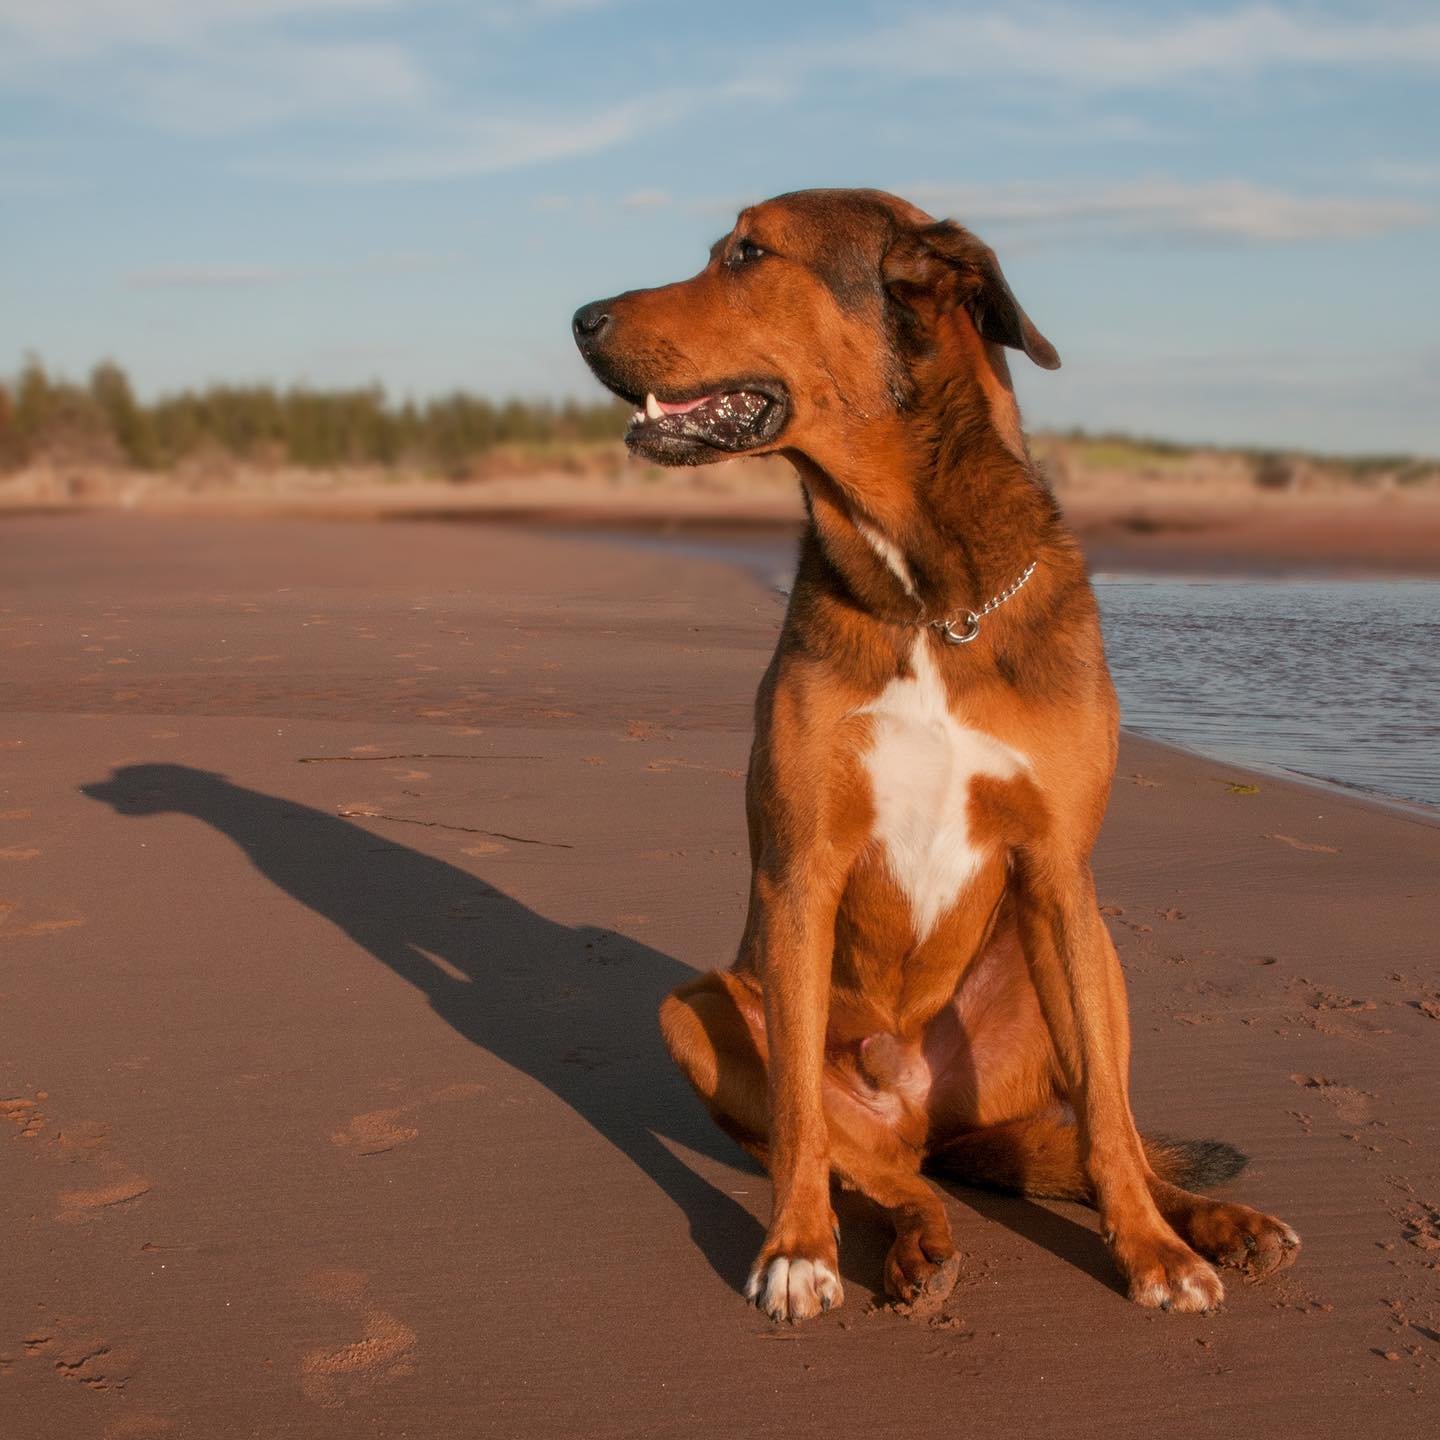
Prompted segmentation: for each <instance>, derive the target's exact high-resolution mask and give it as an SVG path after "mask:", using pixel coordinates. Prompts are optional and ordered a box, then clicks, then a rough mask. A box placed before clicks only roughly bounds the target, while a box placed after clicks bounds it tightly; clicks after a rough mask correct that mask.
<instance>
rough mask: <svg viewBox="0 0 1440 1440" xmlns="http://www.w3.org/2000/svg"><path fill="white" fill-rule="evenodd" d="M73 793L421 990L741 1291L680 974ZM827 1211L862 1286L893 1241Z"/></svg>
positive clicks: (326, 839) (428, 894)
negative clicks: (190, 842)
mask: <svg viewBox="0 0 1440 1440" xmlns="http://www.w3.org/2000/svg"><path fill="white" fill-rule="evenodd" d="M81 790H82V793H83V794H85V795H87V796H89V797H90V798H91V799H92V800H99V801H103V802H104V803H105V804H108V805H110V806H111V807H113V808H114V810H115V811H116V813H117V814H120V815H126V816H137V817H138V816H146V815H159V814H167V813H179V814H184V815H190V816H193V817H194V818H195V819H197V820H200V821H203V822H204V823H205V824H207V825H210V826H213V827H214V828H215V829H216V830H218V831H219V832H220V833H221V834H223V835H226V836H228V837H229V838H230V839H231V840H233V841H234V842H235V844H236V845H238V846H239V847H240V849H241V850H242V851H243V852H244V854H245V856H246V858H247V859H248V860H249V861H250V863H251V864H252V865H253V866H254V867H255V869H256V870H257V871H259V873H260V874H261V875H263V876H264V877H265V878H266V879H267V880H269V881H270V882H271V883H272V884H274V885H276V886H278V887H279V888H280V889H281V890H283V891H285V892H286V894H288V895H290V896H291V897H292V898H294V899H295V900H297V901H299V902H300V903H301V904H302V905H305V906H307V907H308V908H309V909H311V910H313V911H314V912H315V913H316V914H318V915H321V916H324V917H325V919H327V920H329V921H330V922H331V923H332V924H334V925H336V926H338V927H339V928H340V929H341V930H342V931H344V932H345V934H347V935H348V936H349V937H350V938H351V939H352V940H353V941H354V942H355V943H356V944H357V945H359V946H361V947H363V948H364V949H365V950H367V951H368V952H369V953H370V954H371V955H373V956H374V957H375V958H376V959H377V960H379V961H381V962H383V963H384V964H385V965H387V966H389V967H390V969H391V970H393V971H394V972H395V973H396V974H397V975H399V976H400V977H401V978H403V979H405V980H407V981H408V982H409V983H410V984H412V985H414V986H415V987H416V989H418V990H420V991H422V992H423V993H424V994H425V995H426V996H427V997H428V998H429V1000H430V1003H431V1005H432V1006H433V1007H434V1009H435V1013H436V1014H437V1015H439V1016H440V1017H441V1018H442V1019H443V1020H444V1021H445V1022H446V1023H447V1024H449V1025H450V1026H452V1027H453V1028H454V1029H455V1030H456V1031H457V1032H458V1033H459V1034H460V1035H463V1036H464V1037H465V1038H466V1039H467V1040H469V1041H471V1042H472V1043H473V1044H475V1045H479V1046H481V1047H483V1048H484V1049H486V1050H488V1051H489V1052H490V1053H491V1054H492V1055H495V1056H496V1057H498V1058H499V1059H501V1060H503V1061H505V1062H506V1064H508V1065H511V1066H513V1067H514V1068H515V1069H517V1070H519V1071H521V1072H522V1073H524V1074H527V1075H529V1076H531V1077H532V1078H533V1079H534V1080H536V1081H538V1082H539V1083H540V1084H542V1085H544V1086H545V1087H546V1089H548V1090H549V1091H550V1092H551V1093H552V1094H554V1095H555V1096H556V1097H557V1098H559V1099H560V1100H562V1101H563V1102H564V1103H565V1104H566V1105H568V1106H569V1107H570V1108H571V1109H572V1110H574V1111H575V1112H576V1113H577V1114H578V1115H580V1116H581V1117H582V1118H583V1119H584V1120H585V1121H586V1122H587V1123H588V1124H589V1125H591V1126H592V1127H593V1128H594V1129H595V1130H596V1131H597V1132H598V1133H599V1134H600V1135H602V1136H604V1137H605V1139H606V1140H608V1141H609V1142H610V1143H611V1144H612V1145H614V1146H615V1148H616V1149H617V1150H619V1151H620V1152H621V1153H622V1154H623V1155H625V1156H626V1158H627V1159H629V1160H630V1161H632V1162H633V1163H634V1164H635V1166H636V1167H637V1168H638V1169H640V1170H641V1171H642V1172H643V1173H644V1174H646V1175H648V1176H649V1177H650V1178H651V1179H652V1180H653V1181H654V1182H655V1183H656V1184H657V1185H658V1186H660V1188H661V1189H662V1190H663V1191H664V1192H665V1193H666V1194H667V1195H668V1196H669V1197H670V1199H671V1200H673V1201H674V1203H675V1204H676V1206H678V1207H679V1209H680V1211H681V1212H682V1213H683V1214H684V1215H685V1217H686V1219H687V1221H688V1223H689V1226H690V1233H691V1236H692V1239H693V1240H694V1243H695V1244H696V1245H697V1247H698V1248H699V1249H700V1251H701V1252H702V1253H703V1254H704V1256H705V1257H706V1259H707V1260H708V1261H709V1263H710V1265H711V1266H712V1267H713V1268H714V1270H715V1271H716V1273H717V1274H719V1275H720V1276H721V1277H722V1278H724V1279H725V1280H726V1281H727V1282H729V1283H730V1284H731V1285H734V1286H736V1287H737V1288H738V1287H739V1286H741V1285H742V1284H743V1283H744V1279H745V1276H746V1273H747V1271H748V1268H749V1265H750V1262H751V1261H752V1260H753V1258H754V1256H755V1253H756V1251H757V1250H758V1249H759V1247H760V1243H761V1241H762V1239H763V1238H764V1236H763V1231H762V1229H761V1227H760V1225H759V1224H758V1223H757V1222H756V1220H755V1219H754V1217H753V1216H752V1215H751V1214H750V1213H749V1212H748V1211H747V1210H745V1209H744V1208H742V1207H741V1206H740V1205H739V1204H737V1203H736V1201H735V1200H734V1199H733V1198H732V1197H731V1196H730V1195H728V1194H726V1193H725V1192H724V1191H722V1190H719V1189H717V1188H716V1187H715V1186H714V1185H712V1184H711V1183H710V1182H709V1181H707V1180H706V1179H704V1178H703V1177H702V1176H700V1175H698V1174H697V1173H696V1172H695V1171H694V1170H693V1169H691V1167H690V1166H689V1165H687V1164H685V1163H684V1161H682V1160H681V1159H680V1158H679V1157H678V1156H676V1155H675V1154H674V1153H673V1151H672V1150H671V1149H670V1148H669V1146H668V1145H667V1144H666V1143H665V1142H666V1141H667V1140H668V1141H671V1142H678V1143H679V1144H680V1145H682V1146H684V1147H686V1148H687V1149H689V1150H690V1151H692V1152H694V1153H696V1154H699V1155H702V1156H705V1157H708V1158H710V1159H713V1160H717V1161H721V1162H723V1163H724V1164H726V1165H728V1166H731V1167H735V1168H738V1169H741V1170H749V1171H751V1172H753V1173H756V1174H757V1175H758V1173H759V1172H758V1170H757V1168H756V1167H755V1166H754V1163H753V1162H752V1161H751V1160H750V1159H749V1158H748V1157H747V1156H745V1155H744V1154H743V1152H742V1151H741V1150H740V1149H739V1148H738V1147H736V1146H733V1145H732V1144H731V1143H730V1141H729V1140H727V1139H726V1138H725V1137H724V1136H723V1135H722V1134H721V1133H720V1132H719V1131H718V1130H717V1129H716V1128H715V1127H714V1126H713V1125H712V1124H711V1123H710V1120H709V1117H708V1116H707V1115H706V1114H705V1113H704V1110H703V1108H702V1107H701V1106H700V1104H699V1102H698V1101H697V1100H696V1099H695V1097H694V1095H693V1093H692V1092H691V1090H690V1088H689V1086H688V1085H686V1084H685V1082H684V1081H683V1080H682V1079H681V1077H680V1075H679V1072H678V1071H677V1070H676V1068H675V1067H674V1065H672V1064H671V1062H670V1058H669V1056H668V1055H667V1054H666V1053H665V1049H664V1046H663V1044H662V1043H661V1040H660V1034H659V1029H658V1026H657V1024H656V1009H657V1007H658V1005H659V1003H660V1000H661V999H662V997H663V996H665V995H666V994H668V993H669V991H671V990H673V989H674V988H675V987H676V986H677V985H679V984H681V983H683V982H684V981H685V980H688V979H690V978H692V977H693V975H694V973H695V972H694V971H693V970H691V969H689V968H688V967H687V966H685V965H682V964H681V963H680V962H679V961H678V960H675V959H673V958H672V957H671V956H669V955H665V954H662V953H661V952H660V951H658V950H654V949H652V948H651V947H649V946H647V945H644V944H642V943H640V942H639V941H637V940H634V939H631V938H629V937H627V936H624V935H621V934H617V933H616V932H614V931H612V930H607V929H602V928H599V927H594V926H583V925H582V926H575V927H571V926H567V925H562V924H558V923H557V922H555V921H553V920H547V919H546V918H545V917H544V916H543V915H539V914H537V913H536V912H535V911H533V910H531V909H530V908H529V907H528V906H526V905H523V904H521V903H520V902H519V901H518V900H515V899H512V898H511V897H510V896H508V895H506V894H505V893H504V892H503V891H501V890H497V889H496V888H495V887H494V886H493V885H489V884H487V883H486V882H485V881H483V880H480V879H478V878H477V877H476V876H474V875H472V874H470V873H468V872H467V871H464V870H460V869H458V868H457V867H455V866H453V865H449V864H446V863H445V862H444V861H443V860H437V859H435V858H433V857H432V856H429V855H425V854H422V853H421V852H420V851H418V850H412V849H410V848H409V847H407V846H404V845H398V844H395V843H394V842H393V841H389V840H387V839H384V838H382V837H380V836H377V835H375V834H372V833H371V832H370V831H368V830H364V829H361V828H360V827H359V826H358V825H354V824H351V823H350V822H349V821H348V820H346V819H344V818H342V817H340V816H337V815H332V814H327V813H326V812H324V811H322V810H316V809H314V808H313V807H311V806H308V805H301V804H299V803H297V802H295V801H292V800H285V799H281V798H280V797H278V796H274V795H267V794H264V793H263V792H261V791H258V790H250V789H247V788H246V787H244V786H242V785H236V784H234V783H232V782H231V781H230V780H227V779H226V778H225V777H224V776H222V775H217V774H214V773H213V772H211V771H207V770H198V769H194V768H192V767H190V766H186V765H172V764H145V765H127V766H124V767H122V768H120V769H117V770H116V771H115V772H114V773H113V775H112V776H111V778H110V779H109V780H106V781H103V782H99V783H96V784H91V785H85V786H82V787H81ZM947 1188H952V1189H953V1192H954V1193H956V1194H957V1195H958V1196H959V1197H960V1198H962V1199H964V1200H965V1201H967V1202H968V1203H969V1204H971V1205H972V1206H973V1207H974V1208H975V1209H977V1210H978V1211H980V1213H982V1214H984V1215H987V1216H989V1218H991V1219H996V1220H999V1221H1000V1222H1001V1223H1002V1224H1005V1225H1006V1226H1007V1227H1008V1228H1010V1229H1012V1230H1014V1231H1015V1232H1016V1233H1018V1234H1021V1235H1023V1236H1025V1237H1026V1238H1027V1239H1030V1240H1032V1241H1033V1242H1035V1243H1037V1244H1039V1245H1041V1246H1043V1247H1044V1248H1046V1249H1049V1250H1052V1251H1053V1252H1054V1253H1055V1254H1057V1255H1061V1256H1062V1257H1063V1258H1065V1259H1067V1260H1069V1261H1070V1262H1071V1263H1073V1264H1077V1265H1079V1266H1080V1268H1082V1269H1084V1270H1087V1271H1090V1272H1091V1273H1093V1274H1096V1275H1097V1276H1103V1278H1105V1279H1107V1280H1109V1279H1110V1278H1111V1274H1107V1273H1106V1272H1105V1270H1104V1269H1103V1268H1102V1265H1103V1259H1104V1257H1103V1248H1102V1247H1100V1246H1099V1240H1098V1237H1096V1236H1094V1235H1092V1234H1091V1233H1090V1232H1088V1231H1086V1230H1084V1229H1083V1228H1082V1227H1080V1226H1077V1225H1074V1224H1073V1222H1070V1221H1064V1220H1061V1219H1060V1217H1057V1216H1053V1215H1051V1214H1050V1212H1047V1211H1043V1210H1040V1209H1039V1208H1038V1207H1036V1206H1033V1205H1030V1204H1028V1203H1027V1202H1025V1201H1023V1200H1018V1199H1012V1198H1010V1197H1002V1196H998V1195H988V1196H987V1195H984V1194H982V1193H980V1192H973V1191H970V1190H968V1189H964V1188H961V1187H947ZM847 1212H849V1213H847ZM841 1213H842V1215H843V1216H845V1218H846V1220H847V1230H848V1231H849V1234H848V1236H847V1243H846V1245H845V1246H844V1247H843V1252H842V1263H843V1268H844V1270H845V1273H846V1278H847V1279H853V1280H854V1281H855V1282H856V1283H858V1284H860V1285H863V1286H866V1287H872V1286H874V1285H875V1283H876V1282H877V1280H878V1277H879V1274H880V1269H881V1262H882V1260H883V1258H884V1254H885V1250H886V1247H887V1246H888V1244H889V1238H890V1237H889V1235H888V1234H886V1233H885V1230H884V1229H883V1228H882V1227H880V1226H877V1225H858V1226H854V1227H853V1228H852V1226H851V1225H850V1224H849V1223H848V1222H849V1221H851V1220H856V1219H859V1218H861V1215H862V1214H863V1213H864V1212H863V1207H862V1209H860V1210H858V1211H857V1210H853V1209H852V1207H851V1206H850V1205H846V1204H843V1203H842V1205H841ZM1037 1227H1039V1228H1038V1229H1037ZM857 1232H858V1233H857ZM856 1242H858V1243H856ZM1092 1249H1094V1250H1099V1251H1100V1254H1099V1255H1098V1256H1097V1255H1092V1253H1091V1251H1092ZM1111 1273H1113V1272H1111Z"/></svg>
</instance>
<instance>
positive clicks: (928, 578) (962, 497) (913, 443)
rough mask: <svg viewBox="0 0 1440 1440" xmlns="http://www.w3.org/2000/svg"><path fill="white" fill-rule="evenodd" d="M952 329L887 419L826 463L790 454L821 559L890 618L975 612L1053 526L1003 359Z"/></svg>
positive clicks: (863, 603) (1038, 549)
mask: <svg viewBox="0 0 1440 1440" xmlns="http://www.w3.org/2000/svg"><path fill="white" fill-rule="evenodd" d="M955 329H956V330H957V331H958V332H959V333H958V334H957V335H956V336H955V337H953V343H952V344H951V345H947V346H937V350H936V354H935V356H934V358H933V360H931V361H930V362H929V363H927V364H926V365H925V366H924V367H923V368H922V370H921V372H920V373H919V374H918V375H917V376H916V394H915V396H914V399H913V400H912V401H911V402H910V403H909V404H908V405H907V406H906V407H905V410H904V412H903V413H901V414H899V415H897V416H896V417H895V418H894V421H893V423H889V422H884V423H881V424H880V425H878V426H876V427H874V428H873V430H872V431H871V433H869V434H868V435H867V436H866V437H865V443H863V444H857V445H856V446H855V447H854V450H853V452H852V453H850V454H847V455H845V456H843V457H839V458H831V459H828V461H827V463H826V464H825V465H823V466H822V465H820V464H819V463H817V462H816V461H815V460H814V459H812V458H810V457H808V456H804V455H792V456H791V459H792V460H793V462H794V464H795V467H796V469H797V471H798V472H799V475H800V479H801V483H802V484H803V486H804V488H805V494H806V500H807V505H808V509H809V512H810V518H811V523H812V525H813V527H814V531H815V538H816V540H817V541H818V544H819V547H820V550H821V552H822V553H823V555H824V557H825V559H826V560H827V561H828V563H829V565H830V567H831V568H832V569H833V570H834V572H835V574H836V577H837V578H838V579H839V580H840V582H841V583H842V584H843V586H844V588H845V589H846V590H847V591H848V592H849V594H850V595H851V596H852V597H853V599H854V601H855V603H856V604H857V605H858V606H859V607H860V608H861V609H862V610H864V611H867V612H869V613H870V614H872V615H873V616H874V617H875V618H876V619H878V620H881V621H884V622H886V623H889V624H896V623H899V624H914V623H916V622H917V621H922V620H923V621H933V620H940V619H944V618H947V617H949V616H952V615H956V614H961V613H963V612H964V611H966V610H978V609H980V607H981V606H982V605H984V604H985V603H986V602H987V601H988V600H990V599H991V598H992V597H993V596H995V595H997V594H999V593H1000V592H1001V591H1002V590H1004V589H1005V588H1006V587H1007V586H1008V585H1010V584H1011V583H1012V582H1013V581H1014V580H1015V579H1016V578H1017V577H1018V576H1019V575H1020V574H1021V572H1022V571H1023V570H1024V569H1025V567H1026V566H1027V565H1029V564H1030V562H1031V561H1032V560H1035V559H1036V558H1037V557H1040V556H1041V555H1042V554H1043V552H1044V551H1045V550H1046V549H1047V547H1048V546H1049V545H1050V543H1051V542H1052V541H1053V540H1054V539H1055V538H1056V536H1057V534H1058V532H1059V518H1058V511H1057V507H1056V505H1055V501H1054V499H1053V497H1052V496H1051V495H1050V493H1049V491H1048V490H1047V489H1046V488H1045V486H1044V485H1043V484H1042V483H1041V481H1040V480H1039V478H1038V476H1037V475H1036V473H1035V470H1034V468H1033V466H1032V465H1031V463H1030V460H1029V457H1028V455H1027V453H1026V451H1025V447H1024V441H1023V438H1022V437H1021V432H1020V424H1019V414H1018V411H1017V410H1016V408H1015V402H1014V396H1013V394H1012V392H1011V390H1010V386H1009V376H1008V373H1007V372H1006V371H1005V369H1004V360H1003V357H1001V356H999V354H998V353H995V354H990V353H987V352H990V351H994V350H995V347H993V346H988V345H986V343H985V342H984V341H982V340H980V339H979V337H978V336H975V335H974V331H973V329H970V328H969V327H968V326H966V327H964V329H962V328H961V327H960V326H958V325H957V326H956V327H955ZM966 330H968V332H969V333H968V336H967V335H966V333H965V331H966ZM972 336H973V344H972V343H971V341H970V339H969V337H972ZM956 349H959V351H960V353H959V354H956V353H955V350H956ZM902 475H903V476H908V477H909V481H908V483H907V484H904V485H897V484H896V483H895V481H894V478H893V477H896V476H902ZM877 477H884V483H883V484H882V483H880V481H879V479H877Z"/></svg>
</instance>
